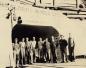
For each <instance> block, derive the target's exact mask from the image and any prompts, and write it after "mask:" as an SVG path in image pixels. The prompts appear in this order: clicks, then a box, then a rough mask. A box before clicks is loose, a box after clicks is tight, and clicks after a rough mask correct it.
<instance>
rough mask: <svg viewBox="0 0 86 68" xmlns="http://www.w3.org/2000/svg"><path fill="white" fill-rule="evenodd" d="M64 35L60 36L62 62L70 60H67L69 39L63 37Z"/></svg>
mask: <svg viewBox="0 0 86 68" xmlns="http://www.w3.org/2000/svg"><path fill="white" fill-rule="evenodd" d="M63 37H64V36H63V35H61V36H60V38H61V39H60V40H59V44H60V50H61V58H62V61H61V63H64V62H65V61H66V62H68V60H67V48H66V47H67V41H66V40H65V39H63ZM64 56H65V61H64Z"/></svg>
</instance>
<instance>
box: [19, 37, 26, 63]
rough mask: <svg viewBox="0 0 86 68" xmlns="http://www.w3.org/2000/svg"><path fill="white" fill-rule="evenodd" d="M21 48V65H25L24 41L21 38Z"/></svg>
mask: <svg viewBox="0 0 86 68" xmlns="http://www.w3.org/2000/svg"><path fill="white" fill-rule="evenodd" d="M20 47H21V64H22V65H23V64H25V39H24V38H22V41H21V42H20Z"/></svg>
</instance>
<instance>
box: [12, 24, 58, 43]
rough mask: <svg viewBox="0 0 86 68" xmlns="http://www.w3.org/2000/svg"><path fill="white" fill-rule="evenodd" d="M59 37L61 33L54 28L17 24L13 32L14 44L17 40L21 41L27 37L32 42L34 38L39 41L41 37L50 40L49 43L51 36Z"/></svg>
mask: <svg viewBox="0 0 86 68" xmlns="http://www.w3.org/2000/svg"><path fill="white" fill-rule="evenodd" d="M58 35H59V32H58V31H57V30H56V29H55V28H53V27H52V26H36V25H25V24H17V25H15V26H14V28H13V30H12V42H14V39H15V38H18V40H19V41H21V39H22V38H26V37H29V39H30V40H32V37H36V41H38V40H39V38H40V37H42V38H43V39H45V38H49V41H51V36H55V37H58Z"/></svg>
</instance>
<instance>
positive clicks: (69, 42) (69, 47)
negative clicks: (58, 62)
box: [68, 33, 75, 62]
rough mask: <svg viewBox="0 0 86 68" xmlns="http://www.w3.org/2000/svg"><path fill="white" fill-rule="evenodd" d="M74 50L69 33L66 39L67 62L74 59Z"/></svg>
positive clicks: (73, 43)
mask: <svg viewBox="0 0 86 68" xmlns="http://www.w3.org/2000/svg"><path fill="white" fill-rule="evenodd" d="M74 48H75V42H74V40H73V39H72V38H71V36H70V33H69V38H68V50H69V60H70V61H71V62H72V61H74V60H75V58H74Z"/></svg>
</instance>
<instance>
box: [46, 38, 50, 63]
mask: <svg viewBox="0 0 86 68" xmlns="http://www.w3.org/2000/svg"><path fill="white" fill-rule="evenodd" d="M45 45H46V47H45V49H46V55H47V59H48V60H47V61H48V62H50V58H51V57H50V55H51V50H50V42H49V41H48V38H46V40H45ZM46 55H45V56H46Z"/></svg>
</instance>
